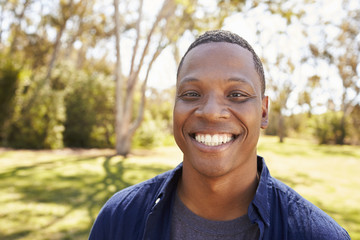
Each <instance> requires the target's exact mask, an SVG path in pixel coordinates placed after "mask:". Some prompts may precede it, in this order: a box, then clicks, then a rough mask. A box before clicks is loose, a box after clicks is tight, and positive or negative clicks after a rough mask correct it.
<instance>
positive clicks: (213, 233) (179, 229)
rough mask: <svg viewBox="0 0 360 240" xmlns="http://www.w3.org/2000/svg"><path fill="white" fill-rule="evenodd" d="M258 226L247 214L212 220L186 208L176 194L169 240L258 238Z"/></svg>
mask: <svg viewBox="0 0 360 240" xmlns="http://www.w3.org/2000/svg"><path fill="white" fill-rule="evenodd" d="M259 234H260V231H259V227H258V225H257V224H253V223H252V222H251V221H250V219H249V217H248V215H244V216H242V217H239V218H236V219H234V220H230V221H212V220H207V219H205V218H202V217H199V216H198V215H196V214H195V213H193V212H192V211H191V210H190V209H188V208H187V207H186V206H185V205H184V204H183V203H182V201H181V200H180V198H179V197H178V196H177V194H176V199H175V204H174V209H173V214H172V218H171V237H170V239H171V240H180V239H181V240H187V239H189V240H200V239H204V240H205V239H206V240H220V239H221V240H232V239H246V240H255V239H259Z"/></svg>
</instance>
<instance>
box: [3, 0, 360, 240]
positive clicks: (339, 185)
mask: <svg viewBox="0 0 360 240" xmlns="http://www.w3.org/2000/svg"><path fill="white" fill-rule="evenodd" d="M219 28H221V29H226V30H231V31H233V32H235V33H238V34H239V35H240V36H242V37H244V38H245V39H247V40H248V41H249V43H250V44H251V45H252V46H253V47H254V49H255V51H256V52H257V53H258V55H259V56H260V58H261V59H262V61H263V64H264V70H265V76H266V81H267V90H266V94H267V95H269V97H270V101H271V103H270V109H271V110H270V126H269V128H268V129H266V131H263V132H262V137H261V139H260V142H259V154H260V155H262V156H264V157H265V159H266V160H267V163H268V165H269V168H270V171H271V173H272V175H273V176H275V177H277V178H279V179H280V180H282V181H284V182H285V183H287V184H288V185H290V186H291V187H293V188H295V189H296V190H297V191H298V192H299V193H301V194H302V195H303V196H305V197H306V198H307V199H309V200H311V201H312V202H314V203H315V204H316V205H317V206H319V207H320V208H321V209H323V210H324V211H326V212H327V213H328V214H329V215H331V216H332V217H333V218H335V219H336V221H338V222H339V223H340V225H342V226H343V227H344V228H345V229H346V230H347V231H348V232H349V233H350V235H351V237H352V239H360V204H359V202H360V192H359V190H358V189H360V178H359V176H358V173H359V172H360V167H359V161H360V148H359V144H360V77H359V72H360V65H359V62H360V57H359V52H360V34H359V32H360V2H359V1H357V0H289V1H284V0H274V1H267V0H254V1H245V0H207V1H205V0H153V1H150V0H133V1H130V0H114V1H113V0H87V1H86V0H53V1H49V0H10V1H6V0H0V146H1V148H0V239H9V240H10V239H87V237H88V233H89V231H90V228H91V225H92V223H93V221H94V219H95V218H96V215H97V214H98V211H99V210H100V208H101V206H102V205H103V204H104V203H105V201H106V200H107V199H108V198H109V197H110V196H111V195H112V194H114V193H115V192H116V191H118V190H120V189H122V188H124V187H126V186H130V185H132V184H135V183H137V182H139V181H143V180H145V179H148V178H150V177H153V176H155V175H156V174H159V173H161V172H164V171H166V170H169V169H171V168H173V167H174V166H176V165H177V164H178V163H180V162H181V159H182V155H181V152H180V151H179V150H178V149H177V147H176V145H175V143H174V140H173V137H172V108H173V103H174V99H175V88H174V86H175V82H176V68H177V64H178V63H179V61H180V59H181V56H182V55H183V54H184V53H185V51H186V49H187V47H188V46H189V44H190V43H191V42H192V41H193V40H194V39H195V37H196V36H198V35H199V34H201V33H203V32H204V31H206V30H211V29H219Z"/></svg>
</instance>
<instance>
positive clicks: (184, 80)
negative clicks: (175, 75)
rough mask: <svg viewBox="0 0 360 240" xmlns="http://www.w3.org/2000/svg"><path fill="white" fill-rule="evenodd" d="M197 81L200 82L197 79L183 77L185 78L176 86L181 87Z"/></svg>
mask: <svg viewBox="0 0 360 240" xmlns="http://www.w3.org/2000/svg"><path fill="white" fill-rule="evenodd" d="M198 81H200V80H199V79H197V78H193V77H185V78H183V79H180V81H178V84H177V85H181V84H184V83H189V82H198Z"/></svg>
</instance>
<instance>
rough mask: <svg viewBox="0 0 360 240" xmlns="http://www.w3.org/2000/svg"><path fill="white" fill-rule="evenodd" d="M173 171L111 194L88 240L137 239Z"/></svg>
mask: <svg viewBox="0 0 360 240" xmlns="http://www.w3.org/2000/svg"><path fill="white" fill-rule="evenodd" d="M174 172H175V170H171V171H168V172H165V173H162V174H160V175H158V176H156V177H154V178H152V179H149V180H146V181H144V182H141V183H138V184H136V185H133V186H130V187H127V188H125V189H123V190H121V191H119V192H117V193H115V194H114V195H113V196H112V197H111V198H110V199H109V200H108V201H107V202H106V203H105V205H104V206H103V207H102V209H101V211H100V213H99V215H98V216H97V218H96V220H95V223H94V225H93V228H92V230H91V234H90V238H89V239H91V240H92V239H138V238H140V236H141V234H142V232H141V231H138V229H142V228H144V226H145V221H146V219H147V217H146V216H147V215H148V214H149V213H150V211H151V209H152V207H153V206H154V205H155V204H156V199H157V197H158V195H159V194H160V191H161V189H163V188H164V186H165V185H167V184H168V181H169V179H171V178H172V175H173V174H174Z"/></svg>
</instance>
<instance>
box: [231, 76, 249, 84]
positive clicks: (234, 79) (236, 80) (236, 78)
mask: <svg viewBox="0 0 360 240" xmlns="http://www.w3.org/2000/svg"><path fill="white" fill-rule="evenodd" d="M227 81H229V82H241V83H246V84H249V83H250V82H249V81H248V80H246V79H244V78H238V77H233V78H229V79H227Z"/></svg>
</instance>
